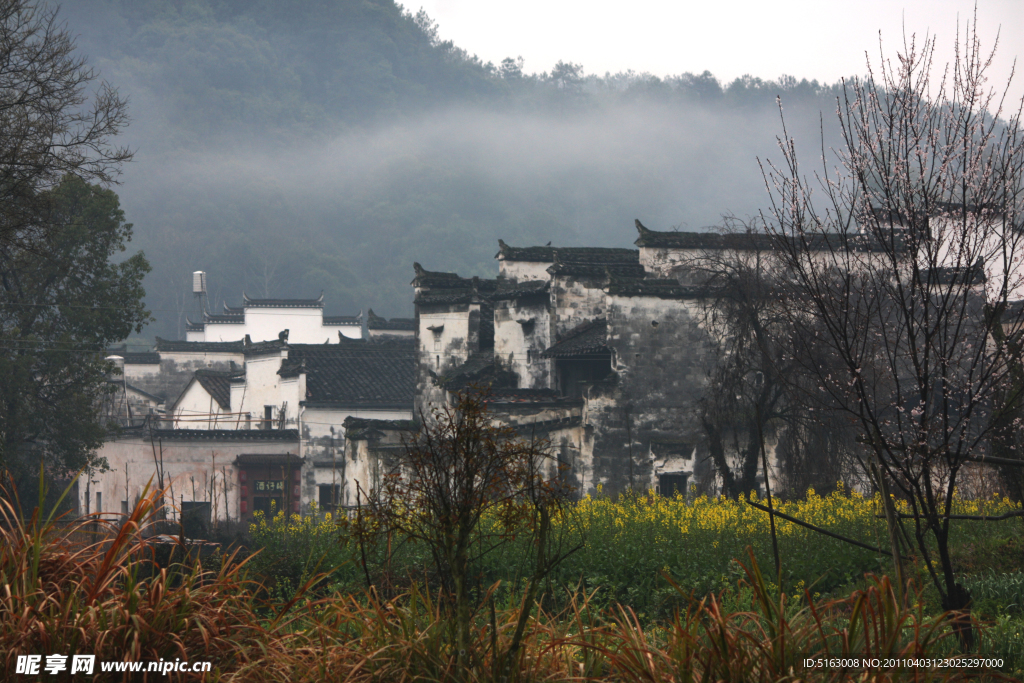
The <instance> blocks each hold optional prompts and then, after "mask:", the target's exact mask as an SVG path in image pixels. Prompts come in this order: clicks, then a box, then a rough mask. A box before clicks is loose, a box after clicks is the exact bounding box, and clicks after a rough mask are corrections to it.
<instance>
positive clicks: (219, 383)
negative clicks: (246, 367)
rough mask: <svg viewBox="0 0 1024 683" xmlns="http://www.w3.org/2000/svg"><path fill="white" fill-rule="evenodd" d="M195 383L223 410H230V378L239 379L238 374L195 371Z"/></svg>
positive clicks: (240, 374) (239, 374)
mask: <svg viewBox="0 0 1024 683" xmlns="http://www.w3.org/2000/svg"><path fill="white" fill-rule="evenodd" d="M195 376H196V381H197V382H199V385H200V386H202V387H203V389H205V390H206V393H208V394H209V395H210V396H212V397H213V400H215V401H216V402H217V405H219V406H220V407H221V408H223V409H224V410H231V378H232V377H241V376H242V373H240V372H220V371H217V370H196V375H195Z"/></svg>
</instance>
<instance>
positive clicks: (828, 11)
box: [406, 0, 1024, 100]
mask: <svg viewBox="0 0 1024 683" xmlns="http://www.w3.org/2000/svg"><path fill="white" fill-rule="evenodd" d="M421 6H422V7H423V8H424V9H425V10H426V11H427V13H428V14H429V15H430V16H431V17H432V18H433V19H434V20H435V21H436V22H437V23H438V24H439V27H440V34H441V37H442V38H443V39H446V40H453V41H455V44H456V45H458V46H459V47H461V48H463V49H465V50H467V51H468V52H470V53H472V54H476V55H478V56H479V57H480V58H481V59H483V60H484V61H485V62H486V61H491V62H494V63H495V64H497V63H499V62H500V61H501V60H502V59H503V58H505V57H516V56H519V55H522V57H523V58H524V59H525V60H526V64H525V70H526V71H528V72H541V71H547V70H549V69H551V67H552V66H553V65H554V64H555V63H556V62H557V61H558V60H565V61H572V62H577V63H581V64H583V67H584V69H585V71H586V73H589V74H595V73H596V74H604V73H605V72H606V71H611V72H613V73H614V72H617V71H625V70H627V69H633V70H634V71H638V72H644V71H646V72H650V73H652V74H655V75H658V76H664V75H671V74H679V73H683V72H686V71H692V72H695V73H700V72H702V71H704V70H708V71H711V72H712V73H714V74H715V75H716V76H717V77H718V78H720V79H721V80H723V81H730V80H732V79H734V78H736V77H737V76H742V75H744V74H748V73H749V74H751V75H754V76H759V77H761V78H764V79H774V78H777V77H778V76H780V75H782V74H788V75H792V76H797V77H799V78H809V79H817V80H819V81H823V82H829V83H831V82H835V81H836V80H838V79H839V78H840V77H842V76H847V75H850V74H863V73H864V72H865V54H864V53H865V51H866V50H867V51H869V52H870V56H871V57H872V58H875V57H876V56H877V55H878V33H879V31H880V30H881V32H882V38H883V40H884V41H885V43H886V45H887V46H891V47H893V48H895V47H897V46H899V45H901V44H902V41H903V27H904V25H905V26H906V32H907V35H908V36H909V35H910V34H911V33H917V34H918V35H919V36H923V35H924V33H925V32H927V31H930V32H932V33H933V34H936V35H937V36H938V38H939V43H940V45H939V47H940V48H941V51H940V53H939V54H938V60H939V61H941V62H942V63H944V62H946V61H948V60H949V59H951V58H952V55H953V51H952V42H953V40H954V39H955V37H956V32H957V18H958V15H959V20H960V25H961V29H962V27H963V25H964V22H965V21H966V20H968V19H971V18H972V15H973V12H974V2H973V0H912V1H911V0H905V1H904V2H900V1H899V0H853V1H852V2H849V1H848V2H835V1H832V0H773V1H770V2H769V1H766V0H630V1H629V2H622V1H621V0H617V1H615V2H610V1H609V0H517V1H516V2H509V0H407V4H406V7H407V8H408V9H410V10H412V11H413V12H415V11H416V10H417V9H418V8H419V7H421ZM978 26H979V35H980V37H981V39H982V41H983V44H984V45H987V46H989V47H991V45H992V42H993V41H994V40H995V37H996V35H997V32H999V35H1000V40H999V46H1000V49H999V51H998V53H997V55H996V60H995V62H994V63H993V68H992V70H991V79H992V82H993V83H996V82H1002V83H1005V81H1006V79H1007V78H1008V77H1009V74H1010V70H1011V67H1012V65H1013V61H1014V59H1015V58H1018V57H1020V55H1021V54H1022V49H1021V46H1022V45H1024V0H978ZM1011 92H1012V93H1013V95H1014V98H1015V99H1017V100H1019V99H1020V97H1021V95H1022V94H1024V60H1022V64H1021V65H1020V68H1019V69H1018V73H1017V76H1016V77H1015V78H1014V84H1013V87H1012V91H1011Z"/></svg>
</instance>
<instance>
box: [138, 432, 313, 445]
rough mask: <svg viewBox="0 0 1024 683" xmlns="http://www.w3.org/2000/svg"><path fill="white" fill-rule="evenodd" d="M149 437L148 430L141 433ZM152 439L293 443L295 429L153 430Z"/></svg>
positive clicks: (297, 436)
mask: <svg viewBox="0 0 1024 683" xmlns="http://www.w3.org/2000/svg"><path fill="white" fill-rule="evenodd" d="M142 434H143V436H149V430H145V431H143V432H142ZM153 438H154V439H162V440H163V441H294V442H296V443H297V442H298V440H299V430H297V429H154V430H153Z"/></svg>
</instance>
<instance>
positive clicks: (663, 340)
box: [584, 296, 708, 493]
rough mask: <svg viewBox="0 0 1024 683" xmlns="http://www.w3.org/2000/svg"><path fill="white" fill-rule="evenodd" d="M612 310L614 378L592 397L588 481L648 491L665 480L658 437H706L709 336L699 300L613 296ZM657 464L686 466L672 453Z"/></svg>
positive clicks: (683, 439) (598, 387)
mask: <svg viewBox="0 0 1024 683" xmlns="http://www.w3.org/2000/svg"><path fill="white" fill-rule="evenodd" d="M606 310H607V313H606V315H607V319H608V345H609V346H610V347H611V348H612V350H613V354H612V363H613V375H612V376H611V377H610V378H609V379H608V380H606V381H603V382H600V383H597V384H595V385H593V386H591V387H590V389H589V391H588V394H587V414H586V415H585V423H586V424H587V425H588V426H589V427H591V428H592V438H593V445H592V446H591V447H590V448H591V450H590V453H589V457H590V460H591V463H590V464H591V468H590V474H589V478H590V480H589V481H587V482H585V485H586V487H587V490H590V489H592V488H595V487H596V485H597V484H598V483H601V484H602V485H603V486H604V488H605V492H608V493H614V492H617V491H621V490H622V489H623V488H625V487H628V486H629V484H630V480H631V479H632V482H633V486H634V488H635V489H641V490H646V489H648V488H651V487H653V486H654V485H655V484H656V483H657V474H658V472H657V470H656V468H655V464H656V461H657V460H658V454H657V453H655V452H652V447H651V443H652V440H655V441H662V442H665V441H668V442H678V443H693V444H698V443H700V442H702V441H703V438H702V435H701V432H700V427H699V424H698V423H697V421H696V405H697V402H698V401H699V400H700V397H701V395H702V392H703V388H704V385H705V382H706V379H705V378H706V372H705V363H706V361H707V358H708V355H707V339H706V335H705V333H704V331H703V330H702V329H701V327H700V324H699V320H700V316H699V312H698V310H697V302H695V301H692V300H691V301H685V300H678V299H661V298H657V297H638V296H633V297H617V296H609V297H608V298H607V309H606ZM654 450H655V451H657V450H658V449H657V448H655V449H654ZM652 456H653V457H652ZM586 457H587V454H586V451H585V452H584V458H586ZM631 461H632V467H631V466H630V462H631ZM694 461H695V459H694V458H692V457H691V458H690V459H689V467H690V469H691V470H692V467H693V463H694ZM657 464H659V465H660V466H661V467H663V468H664V467H672V468H677V467H678V468H683V467H685V466H686V462H685V460H682V459H672V460H670V461H668V460H667V459H666V458H664V457H662V458H661V462H660V463H657Z"/></svg>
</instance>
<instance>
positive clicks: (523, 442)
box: [354, 390, 579, 679]
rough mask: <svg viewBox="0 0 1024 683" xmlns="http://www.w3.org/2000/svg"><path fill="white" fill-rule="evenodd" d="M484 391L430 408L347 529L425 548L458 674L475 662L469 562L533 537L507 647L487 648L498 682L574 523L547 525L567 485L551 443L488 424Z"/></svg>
mask: <svg viewBox="0 0 1024 683" xmlns="http://www.w3.org/2000/svg"><path fill="white" fill-rule="evenodd" d="M484 396H485V394H483V393H480V392H479V391H475V390H467V391H465V392H462V393H459V394H456V395H455V397H454V399H453V401H452V402H451V403H450V404H449V405H446V406H444V407H441V408H438V409H436V410H435V411H434V414H433V415H432V416H431V418H432V419H431V420H430V421H429V423H427V424H425V425H424V427H423V428H422V429H421V431H420V432H419V433H418V434H417V435H416V437H415V438H414V439H413V440H412V442H410V443H408V444H407V445H406V447H405V449H404V453H403V454H402V455H400V456H399V457H398V458H397V459H396V460H395V462H394V463H393V465H392V468H391V470H390V471H389V472H388V473H387V474H386V475H385V476H384V477H383V480H382V482H381V484H380V486H379V488H378V489H377V490H374V491H369V492H368V495H367V501H366V508H365V512H361V514H360V516H359V517H358V519H357V521H356V523H355V525H354V531H355V533H356V534H357V536H358V537H360V540H361V542H365V541H367V540H369V539H371V538H372V537H374V536H378V535H380V534H397V536H398V537H399V538H403V539H407V540H412V541H414V542H419V543H422V544H423V546H424V547H425V548H426V549H427V550H428V551H429V552H430V555H431V557H432V559H433V564H434V569H435V570H436V572H437V576H438V578H439V580H440V582H441V588H442V591H443V594H444V595H445V596H446V597H447V598H448V604H449V606H450V608H451V615H452V617H453V619H452V621H453V623H454V627H455V646H456V652H457V660H458V665H459V668H460V671H465V668H466V667H468V666H470V665H471V664H472V663H473V662H474V653H473V651H472V640H471V637H470V626H471V623H472V618H473V613H474V606H473V599H472V581H471V569H472V567H473V566H474V564H475V563H476V562H477V561H478V560H479V559H480V558H481V557H483V555H485V554H487V553H489V552H492V551H493V550H495V549H496V548H497V547H498V546H500V545H502V544H504V543H507V542H509V541H511V540H512V539H514V538H515V537H517V536H519V535H521V534H527V535H529V536H530V537H531V542H530V543H529V544H528V545H529V546H530V547H532V548H533V549H534V553H535V554H534V557H533V558H532V559H533V565H534V568H533V574H532V576H530V577H529V580H528V583H527V586H526V592H525V595H524V597H523V606H522V610H521V612H520V618H519V621H518V623H517V625H516V629H515V632H514V633H513V636H512V641H511V644H510V646H509V648H508V649H507V650H506V651H505V652H502V653H499V652H494V653H493V656H494V661H495V668H496V672H495V678H496V679H500V678H501V677H502V676H503V675H504V673H505V669H506V668H507V667H508V666H512V665H513V664H514V662H515V661H516V657H517V656H518V655H519V654H520V647H521V644H522V641H523V637H524V634H525V628H526V625H527V621H528V620H529V617H530V614H531V612H532V608H533V605H534V603H535V601H536V599H537V595H538V591H539V588H540V584H541V582H542V580H543V579H545V578H546V577H547V576H548V574H549V573H550V572H551V571H552V570H553V569H554V568H555V566H556V565H557V564H558V563H559V562H561V560H563V559H564V558H565V557H566V556H567V555H568V554H570V553H572V552H574V551H575V550H576V549H578V548H579V544H578V543H576V544H573V543H570V542H568V537H567V536H566V535H565V532H566V530H567V529H570V528H571V527H572V525H571V524H567V523H565V522H563V523H562V524H560V525H558V526H557V528H556V525H555V524H554V518H555V517H556V516H557V515H558V510H559V509H561V508H562V503H563V502H565V501H566V500H567V494H568V493H569V491H568V490H567V489H566V488H565V484H564V480H563V478H562V476H561V474H562V473H561V471H560V469H559V465H558V463H557V460H556V459H555V458H554V457H553V456H552V455H551V454H550V453H549V450H550V448H549V444H548V443H547V442H544V441H537V440H534V439H523V438H521V437H520V436H519V435H518V434H517V433H516V432H515V430H514V429H512V428H511V427H497V426H494V425H492V424H491V418H490V416H489V415H488V413H487V406H486V403H485V401H484ZM562 511H563V512H567V510H562ZM485 518H490V520H491V521H492V522H493V523H494V526H489V525H487V524H484V520H485ZM492 645H493V643H492Z"/></svg>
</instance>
